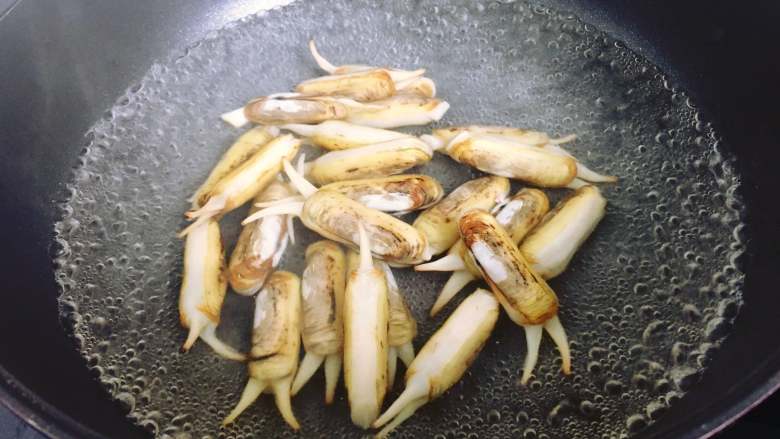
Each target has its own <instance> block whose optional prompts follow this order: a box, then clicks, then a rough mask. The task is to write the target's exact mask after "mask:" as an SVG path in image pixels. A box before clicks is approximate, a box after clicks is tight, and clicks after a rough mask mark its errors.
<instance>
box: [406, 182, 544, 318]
mask: <svg viewBox="0 0 780 439" xmlns="http://www.w3.org/2000/svg"><path fill="white" fill-rule="evenodd" d="M549 208H550V202H549V200H548V199H547V196H546V195H545V194H544V192H542V191H540V190H538V189H522V190H520V191H519V192H517V193H516V194H515V195H514V196H512V197H511V198H510V199H509V200H508V201H507V203H506V204H505V205H504V206H502V207H501V209H500V210H499V211H498V212H497V213H496V221H498V223H499V224H501V226H502V227H504V229H505V230H506V231H507V232H509V235H510V236H511V237H512V241H514V242H515V243H519V242H520V241H522V240H523V238H524V237H525V236H526V234H527V233H528V232H529V231H530V230H532V229H533V228H534V227H535V226H536V225H537V224H539V222H540V221H542V219H543V218H544V215H545V214H546V213H547V211H548V210H549ZM467 252H468V248H466V244H465V243H464V242H463V240H462V239H459V240H458V242H456V243H455V245H453V246H452V248H450V251H449V252H448V253H447V256H445V257H443V258H441V259H439V260H437V261H433V262H429V263H427V264H422V265H418V266H416V267H414V269H415V270H417V271H453V273H452V276H450V278H449V280H447V283H446V284H444V288H442V290H441V292H440V293H439V296H438V297H437V298H436V302H435V303H434V304H433V307H432V308H431V316H434V315H436V314H437V313H438V312H439V311H441V309H442V308H443V307H444V306H445V305H446V304H447V303H448V302H449V301H450V300H451V299H452V298H453V297H454V296H455V294H457V292H458V291H460V290H461V289H462V288H463V287H465V286H466V284H468V283H469V282H472V281H474V280H476V279H479V278H480V276H481V273H480V271H479V269H478V268H477V267H476V266H474V264H467V263H468V262H471V261H472V259H471V258H468V257H467V255H466V253H467Z"/></svg>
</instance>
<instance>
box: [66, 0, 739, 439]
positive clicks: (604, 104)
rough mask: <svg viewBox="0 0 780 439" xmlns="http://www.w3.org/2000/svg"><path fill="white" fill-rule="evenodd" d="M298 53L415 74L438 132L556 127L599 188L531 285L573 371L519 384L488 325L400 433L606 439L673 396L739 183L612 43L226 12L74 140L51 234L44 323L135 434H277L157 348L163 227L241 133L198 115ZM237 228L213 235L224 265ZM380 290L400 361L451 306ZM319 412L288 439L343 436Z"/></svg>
mask: <svg viewBox="0 0 780 439" xmlns="http://www.w3.org/2000/svg"><path fill="white" fill-rule="evenodd" d="M311 37H314V38H316V39H317V41H318V43H319V47H320V50H321V51H322V52H323V54H325V55H326V57H328V58H330V59H331V60H332V61H334V62H335V63H336V64H339V63H344V64H346V63H368V64H374V65H390V66H399V67H404V68H412V67H417V66H421V67H425V68H427V69H428V73H427V75H428V76H430V77H432V78H433V79H434V80H435V81H436V84H437V86H438V93H439V95H440V96H441V97H443V98H444V99H446V100H447V101H449V102H450V104H451V106H452V107H451V110H450V112H449V113H448V114H447V115H446V116H445V118H444V120H443V121H442V125H445V124H466V123H483V124H506V125H512V126H519V127H527V128H533V129H537V130H540V131H546V132H548V133H550V134H551V135H565V134H569V133H576V134H577V135H578V136H579V138H578V140H577V141H576V142H575V143H573V144H571V145H570V150H571V152H572V153H574V154H575V155H576V156H577V157H579V158H580V159H581V160H582V161H583V162H585V163H587V164H588V165H591V167H592V168H594V169H598V170H600V171H604V172H607V173H610V174H614V175H618V176H619V177H620V182H619V183H618V184H616V185H604V186H602V191H603V193H604V195H605V196H606V197H607V199H608V200H609V205H608V213H607V216H606V218H605V219H604V221H603V222H602V223H601V225H600V226H599V227H598V229H597V230H596V232H595V234H594V235H593V237H592V238H591V239H590V240H589V241H588V242H587V243H586V244H585V246H584V247H583V248H582V249H581V250H580V252H579V253H578V254H577V255H576V257H575V259H574V261H573V263H572V264H571V266H570V268H569V269H568V271H567V272H566V273H565V274H563V275H562V276H560V277H559V278H556V279H554V280H553V281H551V286H552V287H553V289H554V290H555V291H556V292H557V293H558V296H559V297H560V301H561V311H560V317H561V321H562V322H563V324H564V325H565V327H566V328H567V331H568V334H569V336H570V339H571V341H572V348H573V352H572V354H573V359H574V363H573V370H574V375H573V376H572V377H564V376H562V375H561V374H560V373H559V371H558V369H559V360H558V356H557V353H556V351H555V350H554V348H553V347H552V342H551V341H550V340H549V339H545V340H544V341H543V344H542V351H541V354H540V364H539V365H538V367H537V370H536V374H535V375H536V376H535V379H533V380H532V381H531V383H530V385H528V386H527V387H521V386H519V385H518V384H517V379H518V377H519V371H520V368H521V364H522V359H523V356H524V354H525V348H524V344H525V342H524V336H523V332H522V330H521V328H519V327H517V326H515V325H514V324H512V323H511V322H510V321H509V320H508V319H507V318H506V317H505V316H504V317H502V318H501V319H500V322H499V324H498V326H497V328H496V330H495V332H494V334H493V336H492V337H491V339H490V341H489V343H488V345H487V346H486V347H485V349H484V350H483V352H482V353H481V354H480V356H479V358H478V359H477V360H476V361H475V363H474V364H473V365H472V367H471V368H470V370H469V372H468V373H467V374H466V376H464V378H463V379H462V380H461V382H460V383H459V384H457V385H456V386H455V387H454V388H453V389H451V390H450V391H449V392H447V393H446V394H445V395H444V396H443V397H441V398H440V399H439V400H437V401H435V402H432V403H430V404H429V405H428V406H426V407H424V408H423V409H421V410H420V411H419V412H418V413H417V414H416V415H415V416H414V417H413V418H411V419H410V420H409V421H407V422H406V423H405V424H404V425H403V426H402V427H401V428H399V430H398V432H399V433H401V434H403V435H407V436H409V437H432V436H433V437H441V438H443V437H466V436H467V435H468V434H478V435H479V436H480V437H488V436H491V437H510V436H511V437H524V438H544V437H548V438H553V437H566V438H598V437H603V438H613V437H614V438H617V437H622V436H624V435H626V434H630V433H634V432H637V431H639V430H641V429H642V428H644V427H645V426H646V425H648V424H649V423H651V422H653V421H654V420H656V419H657V418H658V417H659V416H661V415H662V414H663V413H664V412H665V411H666V410H668V409H669V408H670V406H671V407H673V405H674V401H675V400H677V399H679V398H680V397H681V396H682V395H684V393H685V392H686V390H688V389H689V388H690V386H692V385H695V382H696V380H697V377H698V376H699V375H700V373H701V371H702V370H703V368H704V367H706V365H707V363H708V362H709V361H711V359H712V358H713V354H714V352H715V351H716V350H717V347H718V346H719V343H720V342H721V341H722V339H723V338H724V337H725V336H726V335H727V334H728V332H729V329H730V326H731V322H732V320H733V318H734V316H735V315H736V313H737V311H738V309H739V307H740V305H741V303H742V295H741V287H742V283H743V274H742V272H741V271H740V269H739V268H738V267H739V257H740V255H741V254H742V253H743V252H744V244H743V241H744V236H743V232H742V230H743V228H744V226H743V225H742V223H741V222H740V217H741V210H742V204H741V202H740V200H739V197H738V193H737V192H738V191H737V189H738V183H739V179H738V176H737V175H735V173H734V170H733V167H732V164H731V163H730V161H729V160H728V159H727V155H725V153H724V152H723V148H722V146H721V145H720V143H719V140H718V136H717V135H716V134H715V133H714V132H713V130H712V129H711V127H710V125H709V124H708V123H707V122H706V121H703V120H702V119H701V117H700V115H699V112H698V111H697V109H696V107H695V105H694V103H692V102H691V101H690V99H689V98H688V97H687V96H686V95H685V94H684V93H683V92H681V91H680V90H677V89H675V88H674V86H673V85H671V84H669V82H668V81H667V78H666V77H665V75H664V74H663V73H662V72H660V71H658V69H657V68H656V67H654V66H653V65H651V64H649V63H648V62H647V61H646V60H644V59H643V58H641V57H639V56H638V55H637V54H635V53H633V52H631V51H630V50H628V49H627V48H626V47H624V46H623V45H622V44H621V43H620V42H619V41H614V40H612V39H610V38H609V37H607V36H606V35H604V34H602V33H601V32H599V31H598V30H597V29H594V28H593V27H592V26H589V25H587V24H585V23H582V22H581V21H579V20H578V19H577V18H576V17H573V16H570V15H567V14H561V13H559V12H556V11H554V10H549V9H543V8H538V7H534V6H531V5H529V4H527V3H525V2H516V3H511V4H501V3H492V2H491V3H488V2H449V1H448V2H444V1H435V0H434V1H425V2H377V1H366V0H361V1H347V0H337V1H328V2H326V1H324V0H313V1H307V2H298V3H294V4H292V5H289V6H286V7H283V8H278V9H275V10H272V11H269V12H267V13H265V14H261V15H258V16H252V17H248V18H246V19H244V20H241V21H239V22H236V23H234V24H233V25H231V26H229V27H227V28H225V29H223V30H220V31H219V32H216V33H214V34H213V35H210V36H209V37H208V38H206V39H204V40H203V41H202V42H201V43H199V44H197V45H195V46H194V47H191V48H189V49H188V50H187V51H186V52H185V53H184V54H183V55H182V56H180V57H177V58H175V59H171V60H169V61H167V62H163V63H160V64H156V65H155V66H154V67H153V68H152V69H151V70H150V71H149V72H148V74H147V75H146V76H145V77H144V78H143V79H142V80H141V81H140V82H139V83H138V84H137V85H135V86H133V87H132V88H130V89H129V90H128V91H127V93H126V94H125V95H124V96H123V97H122V98H121V99H120V100H119V101H118V102H117V104H116V106H114V107H113V108H111V109H110V110H108V111H107V112H106V114H105V117H104V118H103V119H101V120H100V121H98V122H97V123H96V124H95V126H94V127H93V129H92V130H91V131H90V132H89V135H88V138H89V141H88V144H87V145H86V146H85V150H84V154H83V155H82V156H81V157H80V159H79V163H78V166H77V168H76V169H75V171H74V173H73V178H72V181H71V183H70V198H69V199H68V200H67V201H66V202H65V203H64V204H62V206H61V207H62V220H61V222H59V223H58V224H57V226H56V240H57V242H58V245H59V246H60V252H59V254H58V257H57V260H56V262H57V265H58V269H57V279H58V282H59V283H60V285H61V287H62V291H63V294H62V297H61V309H62V312H63V315H64V316H65V318H66V321H67V322H68V323H69V324H71V325H72V327H73V332H74V335H75V338H76V340H77V342H78V348H79V349H80V350H81V352H82V353H83V355H84V358H85V361H86V364H87V365H88V367H90V368H92V369H94V371H95V372H96V375H97V376H98V377H99V379H100V380H101V382H102V383H103V384H104V385H105V388H106V390H107V391H108V392H109V393H110V394H111V396H113V398H115V399H116V400H117V401H119V403H120V404H122V405H123V406H124V407H125V409H126V410H127V412H128V416H129V417H130V419H131V420H132V421H133V422H136V423H139V424H141V425H143V426H145V427H146V428H148V429H149V430H150V431H151V432H153V433H154V434H156V435H158V436H162V437H198V438H200V437H212V438H214V437H224V438H239V437H265V436H274V437H277V436H285V435H287V436H293V434H292V432H291V431H290V430H289V429H288V428H287V427H286V425H285V424H284V423H283V421H282V420H281V419H280V417H279V416H278V414H277V412H276V408H275V407H274V405H273V402H272V398H270V397H261V398H260V399H259V400H258V401H257V402H256V403H255V404H254V405H253V406H252V407H251V408H250V409H248V410H247V412H246V413H245V414H244V415H242V417H241V418H239V421H238V422H237V423H236V424H234V425H233V426H230V427H228V428H226V429H222V430H220V429H219V424H220V421H221V419H222V418H223V417H224V416H225V415H226V414H227V412H228V411H229V410H230V408H232V406H233V405H234V404H235V403H236V401H237V400H238V397H239V395H240V392H241V389H242V388H243V386H244V384H245V381H246V372H245V368H244V366H243V365H241V364H238V363H232V362H226V361H223V360H221V359H219V358H217V357H216V356H215V355H214V354H213V353H212V352H211V351H210V350H209V349H208V348H207V347H206V346H205V345H203V344H202V343H199V344H196V346H195V347H194V348H193V350H192V351H191V352H190V353H188V354H180V353H179V347H180V345H181V343H182V341H183V339H184V336H185V332H184V330H183V329H182V328H180V326H179V323H178V311H177V297H178V289H179V286H180V282H181V262H182V261H181V260H182V242H181V241H180V240H179V239H177V238H176V236H175V232H176V231H178V230H179V229H181V227H182V226H183V225H184V222H183V219H182V213H183V212H184V211H185V210H186V209H187V207H188V204H187V201H186V199H187V198H188V197H189V196H190V195H191V194H192V193H193V191H194V190H195V188H196V187H197V186H198V185H199V184H200V183H201V182H202V180H203V179H204V178H205V176H206V175H207V174H208V172H209V170H210V168H211V167H212V166H213V165H214V164H215V163H216V160H217V159H218V157H219V156H220V155H221V153H222V152H223V151H224V150H225V149H226V148H227V147H228V146H229V145H230V144H231V142H232V141H233V140H234V139H235V138H236V137H237V136H238V135H239V134H240V132H241V131H240V130H236V129H232V128H229V127H227V126H226V125H225V124H224V123H223V122H222V121H220V120H219V117H218V115H219V114H220V113H222V112H224V111H226V110H230V109H233V108H235V107H237V106H240V105H242V104H243V103H244V102H245V101H246V100H247V99H249V98H252V97H255V96H259V95H264V94H269V93H274V92H280V91H287V90H289V89H290V88H291V87H292V86H293V85H294V84H295V83H297V82H298V81H300V80H303V79H305V78H310V77H313V76H315V75H318V74H320V73H321V72H319V71H318V70H317V69H316V66H315V64H314V63H313V61H312V60H311V58H310V57H309V55H308V52H307V50H306V42H307V41H308V39H309V38H311ZM426 130H427V128H426ZM422 131H423V130H418V132H422ZM421 171H422V172H424V173H428V174H430V175H434V176H436V177H437V178H439V179H440V180H441V181H442V183H443V185H444V186H445V188H446V189H447V190H451V189H452V188H454V187H455V186H457V185H458V184H460V183H462V182H463V181H465V180H466V179H468V178H471V177H473V176H475V175H477V174H476V173H474V172H472V171H470V170H467V169H466V168H465V167H462V166H459V165H456V164H455V163H454V162H453V161H451V160H450V159H448V158H445V157H443V156H437V157H436V158H435V159H434V160H433V162H432V163H431V164H429V165H428V166H426V167H425V168H423V169H421ZM558 192H560V191H548V193H549V194H550V195H551V196H552V197H556V198H557V197H559V196H560V195H561V193H558ZM244 214H245V210H244V209H239V211H238V212H235V213H234V214H232V215H229V216H227V217H226V218H224V219H223V220H222V222H221V225H222V230H223V238H224V240H225V243H226V246H227V249H228V251H230V249H231V247H232V245H233V243H234V242H235V238H236V236H237V233H238V231H239V226H238V221H239V220H240V219H241V217H242V216H243V215H244ZM302 229H303V228H302V227H301V226H299V227H298V236H299V237H300V238H302V239H300V241H299V242H298V244H297V245H296V246H294V247H292V248H291V249H289V250H288V251H287V256H286V258H285V260H284V261H283V263H282V267H284V268H285V269H288V270H291V271H294V272H297V273H300V272H301V270H302V264H303V249H304V248H305V246H306V245H307V244H308V243H310V242H312V241H313V240H315V239H317V237H316V236H314V235H313V234H312V233H310V232H308V231H302ZM396 274H397V277H398V281H399V284H400V287H401V289H402V290H403V292H404V293H405V294H406V295H407V297H408V300H409V302H410V304H411V306H412V308H413V312H414V314H415V316H416V317H417V318H418V321H419V328H420V334H419V335H418V337H417V338H416V340H415V346H416V348H418V349H419V348H420V347H421V346H422V344H423V343H424V341H425V340H427V339H428V338H429V337H430V335H431V334H432V333H433V331H435V329H436V328H438V327H439V326H440V325H441V323H442V322H443V320H444V318H445V317H446V316H447V315H448V314H449V313H450V312H451V311H452V309H454V306H455V305H456V303H457V302H458V301H459V300H460V299H458V300H456V301H455V303H453V304H450V306H449V307H448V308H447V309H445V311H444V312H442V313H441V314H440V316H439V317H437V318H435V319H430V318H428V317H427V313H428V310H429V309H430V306H431V305H432V303H433V301H434V299H435V295H436V293H437V292H438V290H439V289H440V288H441V286H442V285H443V283H444V281H445V279H446V277H447V276H446V275H444V274H417V273H414V272H412V271H410V270H403V271H401V270H398V271H396ZM473 288H475V286H474V285H472V286H470V287H467V289H468V291H471V290H473ZM460 297H462V296H460ZM251 313H252V301H251V299H250V298H245V297H240V296H238V295H236V294H232V293H229V294H228V296H227V298H226V302H225V307H224V310H223V313H222V321H223V323H222V325H221V326H220V329H219V335H220V337H221V338H223V339H224V340H226V341H227V342H229V343H230V344H232V345H234V346H237V347H240V348H243V349H246V348H247V347H248V343H249V335H250V334H249V332H250V331H249V328H250V327H251ZM397 381H398V382H397V384H396V388H395V389H394V391H393V392H392V393H391V394H389V395H388V397H387V401H386V402H390V401H391V400H392V399H394V397H395V396H397V394H398V392H399V391H400V389H401V387H402V386H401V384H402V380H400V379H399V380H397ZM322 398H323V379H322V377H321V376H319V374H318V376H316V377H315V378H314V379H313V380H312V382H311V383H309V384H308V385H307V386H306V387H305V388H304V390H303V391H302V393H301V394H300V395H299V396H298V397H296V398H295V399H294V400H293V406H294V410H295V413H296V415H297V417H298V419H299V420H300V422H301V424H302V426H303V430H302V434H303V436H306V437H309V436H323V435H324V436H326V437H335V436H341V435H344V436H351V437H357V436H360V435H361V434H363V432H361V431H360V430H358V429H357V428H355V427H353V426H352V425H351V424H350V422H349V416H348V408H347V403H346V400H345V397H344V391H343V388H340V390H339V392H338V398H337V401H336V402H335V403H334V405H333V406H332V407H325V406H324V405H323V403H322ZM475 437H477V436H475Z"/></svg>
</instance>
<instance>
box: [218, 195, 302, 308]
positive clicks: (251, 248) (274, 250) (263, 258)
mask: <svg viewBox="0 0 780 439" xmlns="http://www.w3.org/2000/svg"><path fill="white" fill-rule="evenodd" d="M291 195H293V191H292V190H291V189H290V187H289V186H287V184H285V183H282V182H280V181H275V182H273V183H271V184H270V185H269V186H268V187H267V188H265V190H264V191H263V192H261V193H260V194H259V195H258V196H257V197H255V200H254V202H255V203H269V202H275V201H279V200H282V199H285V198H287V197H289V196H291ZM255 211H257V207H255V206H253V207H252V209H250V211H249V213H250V214H251V213H253V212H255ZM290 234H291V230H290V227H289V225H288V221H287V217H286V216H285V215H276V216H268V217H265V218H263V219H261V220H259V221H256V222H254V223H252V224H247V225H246V226H245V227H244V228H243V229H242V230H241V234H240V235H238V241H237V242H236V246H235V248H233V253H232V254H231V255H230V262H229V263H228V280H229V281H230V286H231V287H232V288H233V291H235V292H236V293H238V294H243V295H252V294H255V293H256V292H258V291H259V290H260V287H262V286H263V283H264V282H265V280H266V278H267V277H268V276H269V275H270V274H271V272H273V270H274V269H275V268H276V266H277V265H279V261H280V260H281V258H282V256H283V255H284V250H285V249H286V248H287V244H288V241H289V237H290Z"/></svg>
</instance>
